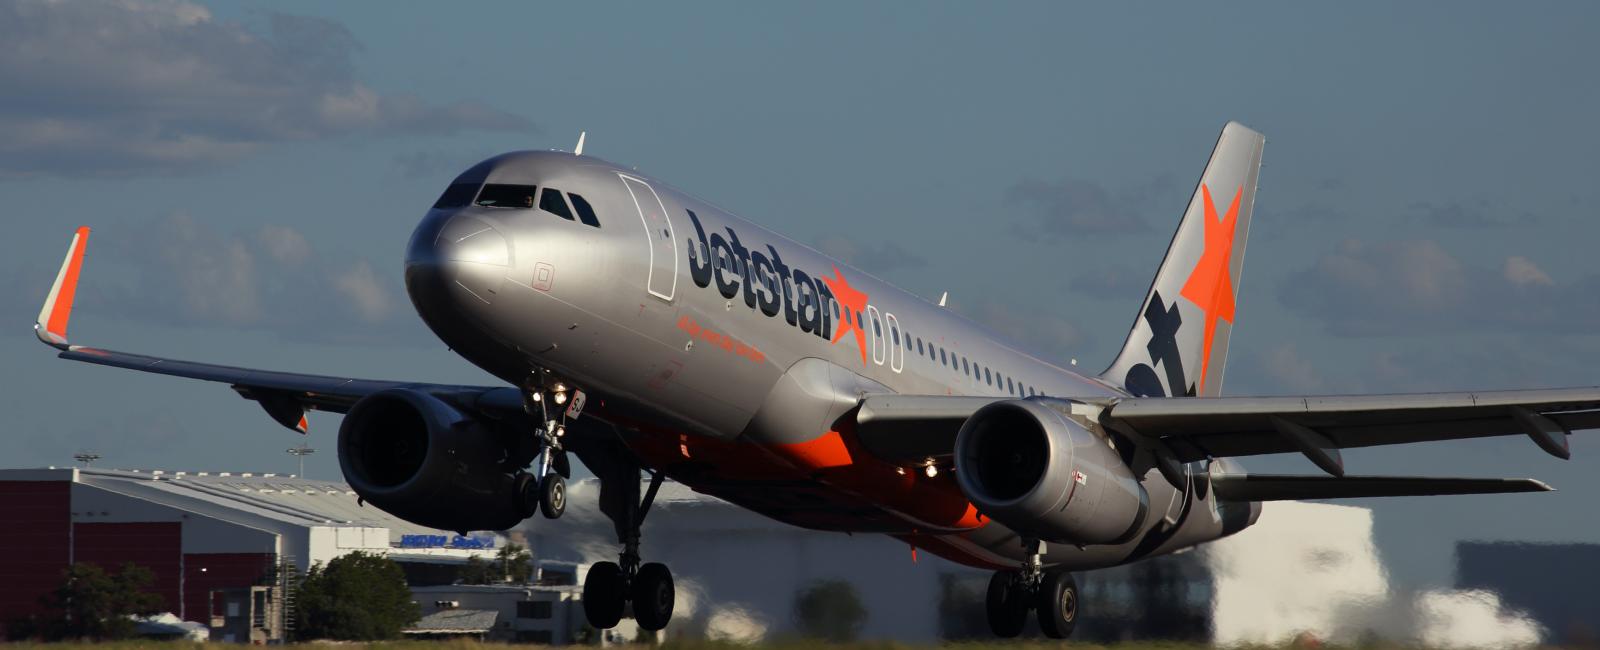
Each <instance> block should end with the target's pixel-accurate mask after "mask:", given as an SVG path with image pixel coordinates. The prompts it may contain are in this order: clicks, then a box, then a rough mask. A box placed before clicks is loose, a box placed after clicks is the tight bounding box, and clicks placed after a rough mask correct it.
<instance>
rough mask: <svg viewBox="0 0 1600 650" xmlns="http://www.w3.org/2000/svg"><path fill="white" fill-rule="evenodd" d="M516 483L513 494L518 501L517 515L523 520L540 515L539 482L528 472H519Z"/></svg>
mask: <svg viewBox="0 0 1600 650" xmlns="http://www.w3.org/2000/svg"><path fill="white" fill-rule="evenodd" d="M515 481H516V482H515V483H514V484H513V485H514V487H513V488H512V490H511V493H512V495H513V497H512V498H513V499H515V500H516V506H517V514H519V515H522V518H523V519H527V518H529V517H532V516H534V515H536V514H539V481H538V480H536V479H534V478H533V475H532V474H529V473H527V472H517V478H516V479H515Z"/></svg>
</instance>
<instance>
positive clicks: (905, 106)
mask: <svg viewBox="0 0 1600 650" xmlns="http://www.w3.org/2000/svg"><path fill="white" fill-rule="evenodd" d="M1597 20H1600V7H1597V6H1596V5H1593V4H1590V3H1576V2H1573V3H1559V2H1549V3H1538V4H1536V5H1531V6H1528V5H1516V4H1489V3H1470V2H1450V3H1445V2H1432V3H1404V4H1390V3H1340V4H1337V5H1316V6H1312V5H1285V4H1282V3H1230V4H1206V5H1197V4H1190V3H1138V4H1133V3H1116V4H1112V3H1105V4H1093V5H1082V4H1066V3H1020V2H1017V3H1004V4H983V5H978V4H970V3H933V2H918V3H910V2H906V3H833V4H830V3H822V4H806V5H794V6H787V5H776V4H765V3H761V4H751V3H721V4H694V5H688V6H682V5H673V6H664V5H656V4H609V3H584V4H581V5H572V6H564V5H563V6H556V5H544V4H533V3H517V2H508V3H482V4H473V5H468V6H449V7H446V6H443V5H425V4H411V3H382V4H378V3H371V4H367V3H337V4H334V3H320V2H276V3H265V2H217V3H206V4H187V3H176V2H155V1H150V2H146V1H144V0H134V1H131V2H128V3H121V4H117V5H113V4H110V3H83V4H52V3H43V2H33V1H20V2H19V1H15V0H5V1H3V2H0V89H3V91H4V92H0V198H3V199H4V202H3V204H4V205H5V206H6V207H5V210H6V218H5V223H6V225H7V234H6V236H5V237H3V238H0V252H3V253H4V257H3V258H0V270H3V272H4V273H3V275H0V301H3V304H5V305H8V306H7V307H6V308H5V309H4V310H0V359H4V361H5V364H6V367H7V369H8V372H7V373H6V375H5V377H6V388H7V390H5V391H0V408H3V409H4V412H5V413H6V414H7V416H8V421H9V422H10V426H9V427H8V428H7V433H6V435H4V436H0V457H3V458H6V459H7V465H10V466H36V465H49V464H66V463H69V462H70V456H71V454H72V453H73V452H74V451H77V450H80V449H92V450H95V451H97V452H99V453H101V454H103V455H104V456H105V460H104V461H102V463H103V464H109V465H112V466H118V467H128V468H155V467H163V468H183V469H194V470H200V469H216V470H225V469H231V470H259V471H284V472H287V471H292V470H293V468H294V459H293V458H292V457H290V456H288V455H286V454H284V453H283V450H284V449H285V448H286V447H288V446H290V445H293V444H296V443H298V442H299V439H298V437H297V436H294V435H293V434H290V433H288V432H286V431H284V430H282V429H279V428H277V427H276V425H274V424H272V423H271V422H270V421H269V420H268V419H267V418H265V417H262V414H261V413H260V411H259V409H258V408H257V407H256V406H255V405H254V404H253V403H250V402H245V401H243V400H240V399H238V398H237V397H235V396H234V395H233V394H232V393H231V391H229V390H228V389H227V388H225V387H221V386H215V385H205V384H198V383H192V382H184V381H179V380H174V379H168V378H163V377H154V376H143V375H138V374H135V373H129V372H120V371H114V370H107V369H101V368H92V367H83V366H76V365H74V364H68V363H65V362H60V361H57V360H55V359H54V358H53V357H52V355H51V354H50V353H49V351H48V350H46V349H44V348H43V347H42V346H39V345H38V344H37V343H36V342H35V341H33V337H32V334H31V332H30V331H29V326H30V324H31V322H32V320H33V318H34V316H35V314H36V313H37V309H38V304H39V300H40V299H41V298H42V296H43V293H44V291H45V290H46V289H47V288H48V285H49V282H50V279H51V277H52V274H54V272H55V270H56V267H57V265H58V264H59V260H60V256H61V254H62V253H63V252H64V249H65V247H66V244H67V240H68V237H69V234H70V232H71V230H72V228H73V227H75V226H77V225H80V224H87V225H90V226H92V227H93V228H94V229H95V235H94V237H93V240H92V242H91V245H90V260H89V262H88V265H87V267H86V269H85V277H84V281H83V292H82V294H81V297H80V300H79V305H78V310H77V313H76V315H75V320H74V322H73V326H72V337H73V339H74V340H76V341H83V342H89V343H93V344H95V345H100V346H104V347H111V348H115V349H123V350H130V351H141V352H148V353H152V354H162V355H168V356H176V357H181V358H195V359H204V360H213V361H219V362H226V363H233V364H238V365H247V366H260V367H269V368H276V369H287V370H301V371H308V372H321V373H330V374H345V375H354V376H367V377H378V378H406V379H416V380H429V381H451V382H476V383H482V382H488V381H491V380H490V379H489V378H487V377H486V376H484V375H483V374H482V373H480V372H478V371H476V370H474V369H473V368H471V367H469V366H468V365H467V364H466V363H465V362H463V361H460V360H459V359H457V358H456V357H454V356H453V355H451V354H450V353H449V352H448V351H446V350H445V349H444V348H443V346H442V345H441V344H439V343H438V342H436V341H435V340H433V339H432V337H431V336H430V335H429V334H428V332H427V331H426V329H425V328H424V327H423V326H422V325H421V323H420V322H419V321H418V320H417V319H416V317H415V314H414V313H413V312H412V310H411V308H410V304H409V302H408V301H407V299H406V297H405V294H404V292H403V289H402V287H401V282H400V262H401V253H402V247H403V246H404V243H405V241H406V238H407V237H408V236H409V234H410V231H411V227H412V226H413V224H414V223H415V222H416V220H417V219H418V218H420V217H421V215H422V213H423V211H424V210H425V208H426V206H427V205H428V204H429V203H430V202H431V201H432V200H433V198H434V197H435V196H436V195H437V194H438V192H439V191H440V190H441V189H442V188H443V187H444V185H445V184H446V183H447V182H448V180H449V179H450V178H451V177H452V176H453V175H454V174H455V173H456V172H458V171H459V170H460V169H463V168H465V167H466V166H467V165H469V164H471V163H472V162H475V161H476V160H478V159H481V158H484V157H487V156H489V155H492V154H494V153H498V152H501V151H506V150H513V149H526V148H532V149H541V148H570V147H571V146H572V144H573V143H574V142H575V140H576V137H577V134H578V132H579V131H580V130H588V132H589V141H588V152H589V153H592V154H594V155H598V156H601V157H604V158H607V159H609V160H612V161H616V162H619V163H625V164H629V165H637V166H638V167H639V169H641V170H642V171H646V172H648V173H650V174H652V175H654V176H656V177H658V178H661V179H664V180H666V181H668V182H671V183H673V184H675V185H678V186H680V187H682V188H685V189H687V190H689V191H691V192H693V193H696V194H698V195H701V196H704V197H706V198H708V199H710V200H712V201H714V202H716V203H718V204H721V205H723V206H725V207H728V208H729V209H731V210H733V211H734V212H736V213H739V214H742V215H744V216H746V217H748V218H750V219H752V220H754V221H757V222H759V223H762V224H765V225H767V226H770V227H772V228H774V229H776V230H778V231H780V232H784V233H786V234H788V235H790V236H793V237H795V238H796V239H799V240H801V241H806V242H810V243H812V244H814V245H816V246H818V247H819V248H821V249H823V250H825V251H828V252H830V253H833V254H835V255H837V256H839V257H842V258H845V259H847V260H849V261H851V262H852V263H855V264H857V265H858V266H860V267H862V268H865V269H867V270H869V271H872V272H874V273H876V274H878V275H880V276H882V277H884V278H886V279H889V280H891V281H893V282H895V283H897V284H899V285H901V286H902V287H905V288H906V289H908V290H910V291H913V292H916V293H919V294H922V295H924V296H933V297H937V296H938V295H939V293H940V292H942V291H949V292H950V295H951V303H952V305H953V306H954V307H955V308H956V309H959V310H961V311H963V312H965V313H967V314H969V315H971V316H972V317H973V318H975V319H977V320H979V321H981V322H985V323H988V324H990V325H991V326H993V327H994V328H995V329H997V330H999V331H1001V332H1003V333H1005V334H1007V335H1008V336H1011V337H1014V338H1017V339H1019V340H1021V341H1023V342H1024V343H1026V344H1028V345H1030V346H1031V347H1033V348H1035V349H1038V350H1040V351H1041V352H1042V353H1043V354H1045V355H1046V356H1048V357H1050V358H1053V359H1058V360H1066V359H1070V358H1076V359H1079V360H1080V363H1081V364H1082V365H1083V366H1085V367H1088V368H1098V367H1100V366H1101V365H1103V364H1104V363H1106V362H1108V361H1109V359H1110V357H1111V355H1112V353H1113V352H1114V350H1115V348H1116V347H1117V346H1118V344H1119V343H1120V341H1121V339H1122V337H1123V335H1124V333H1125V330H1126V327H1127V325H1128V323H1129V322H1130V320H1131V318H1132V315H1133V312H1134V311H1135V310H1136V309H1137V307H1138V303H1139V300H1140V299H1141V298H1142V295H1143V292H1144V288H1145V286H1146V285H1147V283H1148V281H1149V276H1150V274H1151V273H1153V271H1154V268H1155V265H1156V264H1157V262H1159V259H1160V256H1161V254H1162V251H1163V250H1164V247H1165V244H1166V242H1167V240H1168V238H1169V237H1170V233H1171V229H1172V228H1173V227H1175V226H1176V222H1177V219H1178V216H1179V214H1180V212H1181V210H1182V206H1183V204H1184V202H1185V200H1186V198H1187V197H1186V194H1187V192H1188V191H1189V190H1190V189H1191V188H1192V183H1193V182H1194V179H1195V178H1196V176H1197V175H1198V173H1199V171H1200V168H1201V167H1202V166H1203V164H1204V161H1205V158H1206V155H1207V153H1208V152H1209V147H1210V146H1211V144H1212V143H1213V141H1214V139H1215V137H1216V133H1217V131H1218V129H1220V128H1221V126H1222V124H1223V123H1224V122H1225V121H1227V120H1230V119H1235V120H1239V121H1241V122H1243V123H1245V124H1247V125H1250V126H1252V127H1253V128H1256V129H1257V130H1260V131H1262V132H1264V133H1266V134H1267V137H1268V145H1267V151H1266V156H1265V167H1264V169H1263V172H1262V189H1261V192H1260V194H1259V196H1258V199H1257V211H1256V216H1255V220H1254V225H1255V228H1254V230H1255V232H1253V233H1252V242H1251V245H1250V247H1249V251H1248V255H1249V259H1248V265H1247V266H1246V270H1245V277H1244V279H1243V281H1242V282H1241V283H1240V287H1239V296H1238V305H1239V308H1238V309H1239V311H1238V313H1239V322H1238V323H1237V326H1236V330H1235V333H1234V337H1233V343H1232V346H1231V353H1232V354H1231V358H1230V360H1229V361H1230V364H1229V367H1228V378H1227V388H1226V391H1225V392H1227V393H1229V394H1248V393H1254V394H1295V393H1349V392H1380V391H1420V390H1448V389H1493V388H1509V387H1536V386H1563V385H1589V384H1595V383H1600V382H1596V381H1595V376H1594V375H1595V372H1594V371H1593V370H1592V368H1593V366H1594V363H1595V361H1596V360H1600V339H1597V337H1596V336H1595V335H1594V334H1593V332H1595V331H1597V330H1600V297H1597V296H1600V272H1597V271H1596V270H1595V269H1594V265H1593V254H1592V250H1593V242H1594V239H1595V236H1596V234H1597V227H1596V225H1595V219H1596V217H1600V190H1597V189H1596V187H1597V185H1596V183H1595V182H1594V179H1595V178H1596V176H1597V175H1600V163H1597V162H1596V158H1595V156H1596V152H1600V128H1596V126H1595V124H1594V121H1593V116H1594V115H1596V114H1600V81H1597V79H1600V77H1597V76H1596V75H1594V74H1593V70H1592V66H1593V62H1594V61H1597V60H1600V44H1597V43H1596V42H1595V40H1594V39H1593V38H1592V32H1593V26H1594V25H1596V24H1600V22H1597ZM312 426H313V431H312V434H311V436H310V443H311V444H312V445H313V446H316V447H318V448H320V449H322V450H323V451H322V453H319V454H317V455H315V456H312V457H311V458H310V459H309V460H308V462H307V471H308V473H309V474H310V475H312V476H314V477H319V476H320V477H332V476H335V475H337V473H338V467H337V462H336V459H335V458H334V456H333V454H332V451H333V449H332V444H331V442H332V435H333V434H334V433H335V432H336V430H337V426H338V420H337V418H336V417H334V416H327V415H313V417H312ZM1593 436H1594V434H1592V433H1590V434H1580V435H1578V436H1575V437H1574V439H1573V442H1572V447H1573V450H1574V459H1573V460H1572V461H1570V462H1566V463H1562V462H1559V461H1556V460H1554V459H1551V458H1549V457H1548V456H1545V455H1543V454H1542V453H1541V452H1539V451H1538V450H1537V449H1536V448H1535V447H1534V446H1533V445H1532V444H1531V443H1530V442H1529V441H1527V440H1526V439H1521V438H1506V439H1501V440H1486V441H1470V442H1463V443H1451V444H1435V445H1422V446H1415V447H1411V448H1406V449H1384V450H1376V451H1375V450H1363V451H1357V452H1352V453H1349V454H1348V457H1347V458H1348V464H1349V466H1350V467H1351V468H1352V471H1354V472H1360V473H1417V474H1431V475H1487V476H1533V477H1538V478H1542V479H1546V480H1548V481H1549V482H1551V483H1553V484H1554V485H1556V486H1557V487H1558V488H1560V489H1561V491H1560V492H1557V493H1555V494H1550V495H1535V496H1528V495H1521V496H1504V497H1470V498H1469V497H1460V498H1445V499H1412V500H1388V501H1375V502H1372V503H1370V504H1369V505H1372V506H1373V507H1374V508H1375V509H1376V511H1377V513H1378V530H1379V535H1380V543H1381V544H1382V548H1383V550H1384V552H1385V554H1387V555H1388V556H1390V558H1391V563H1392V564H1398V565H1400V566H1402V567H1404V568H1403V569H1402V572H1401V574H1402V577H1406V576H1407V575H1410V576H1414V578H1415V579H1416V580H1419V581H1434V582H1443V581H1448V580H1449V579H1450V571H1451V564H1450V562H1451V560H1450V550H1449V546H1448V544H1450V542H1451V541H1453V540H1455V539H1480V538H1481V539H1508V538H1525V539H1537V540H1562V541H1590V542H1600V523H1596V522H1595V521H1593V520H1592V518H1589V517H1583V516H1579V517H1576V518H1575V517H1574V516H1573V513H1587V512H1591V511H1592V503H1593V499H1594V495H1595V494H1597V493H1600V459H1597V458H1600V443H1596V441H1595V439H1594V437H1593ZM1248 464H1249V465H1250V466H1251V467H1252V468H1254V469H1258V470H1265V471H1294V472H1302V471H1304V472H1311V471H1315V470H1314V469H1313V468H1312V467H1311V466H1310V465H1309V464H1308V463H1306V462H1305V461H1304V460H1303V459H1299V458H1264V459H1256V460H1254V461H1252V462H1250V463H1248ZM1407 572H1409V574H1408V573H1407Z"/></svg>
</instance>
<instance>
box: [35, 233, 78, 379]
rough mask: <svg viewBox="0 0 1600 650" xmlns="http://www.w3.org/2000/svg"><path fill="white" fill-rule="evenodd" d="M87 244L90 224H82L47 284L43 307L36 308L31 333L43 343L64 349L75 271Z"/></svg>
mask: <svg viewBox="0 0 1600 650" xmlns="http://www.w3.org/2000/svg"><path fill="white" fill-rule="evenodd" d="M88 245H89V227H88V226H81V227H79V228H78V232H76V233H73V235H72V245H70V246H68V247H67V259H65V260H62V262H61V271H60V272H58V273H56V282H55V284H53V285H50V294H49V295H48V296H45V299H44V307H43V308H41V309H40V310H39V320H37V321H34V323H33V333H34V335H35V336H38V337H39V340H40V341H44V342H45V343H46V344H48V345H50V346H52V347H56V348H60V349H62V350H65V349H67V347H68V345H67V320H69V319H71V318H72V299H73V298H74V297H76V296H77V294H78V272H79V271H81V270H82V269H83V251H84V249H85V248H86V247H87V246H88Z"/></svg>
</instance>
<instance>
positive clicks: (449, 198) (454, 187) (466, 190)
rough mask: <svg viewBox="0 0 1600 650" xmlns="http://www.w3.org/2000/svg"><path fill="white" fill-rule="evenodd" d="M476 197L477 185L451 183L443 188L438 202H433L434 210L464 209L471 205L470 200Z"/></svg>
mask: <svg viewBox="0 0 1600 650" xmlns="http://www.w3.org/2000/svg"><path fill="white" fill-rule="evenodd" d="M477 195H478V184H477V183H451V184H450V186H449V187H446V188H444V194H440V195H439V200H437V201H434V202H433V208H434V209H435V210H445V209H450V208H464V207H467V205H468V204H470V203H472V198H473V197H475V196H477Z"/></svg>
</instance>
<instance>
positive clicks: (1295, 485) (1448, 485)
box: [1211, 474, 1554, 501]
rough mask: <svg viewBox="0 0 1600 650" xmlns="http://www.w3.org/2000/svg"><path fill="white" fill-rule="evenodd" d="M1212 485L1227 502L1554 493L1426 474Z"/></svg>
mask: <svg viewBox="0 0 1600 650" xmlns="http://www.w3.org/2000/svg"><path fill="white" fill-rule="evenodd" d="M1211 488H1212V489H1214V490H1216V491H1217V497H1219V498H1221V499H1223V500H1226V501H1300V500H1305V499H1361V498H1370V497H1426V496H1441V495H1447V494H1507V493H1514V492H1550V491H1553V490H1554V488H1552V487H1550V486H1549V485H1545V484H1544V483H1543V482H1540V481H1535V480H1533V479H1530V478H1434V477H1423V476H1344V477H1333V476H1290V475H1280V474H1212V475H1211Z"/></svg>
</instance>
